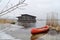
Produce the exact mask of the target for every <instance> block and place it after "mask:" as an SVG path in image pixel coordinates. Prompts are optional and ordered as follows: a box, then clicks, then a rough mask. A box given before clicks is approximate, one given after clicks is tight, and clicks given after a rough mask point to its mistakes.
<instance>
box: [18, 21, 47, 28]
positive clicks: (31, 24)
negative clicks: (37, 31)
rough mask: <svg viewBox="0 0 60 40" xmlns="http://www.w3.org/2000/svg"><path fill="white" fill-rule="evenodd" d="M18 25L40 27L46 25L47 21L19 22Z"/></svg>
mask: <svg viewBox="0 0 60 40" xmlns="http://www.w3.org/2000/svg"><path fill="white" fill-rule="evenodd" d="M18 25H20V26H23V27H24V28H38V27H42V26H45V25H46V21H36V22H31V23H28V22H23V23H22V22H18Z"/></svg>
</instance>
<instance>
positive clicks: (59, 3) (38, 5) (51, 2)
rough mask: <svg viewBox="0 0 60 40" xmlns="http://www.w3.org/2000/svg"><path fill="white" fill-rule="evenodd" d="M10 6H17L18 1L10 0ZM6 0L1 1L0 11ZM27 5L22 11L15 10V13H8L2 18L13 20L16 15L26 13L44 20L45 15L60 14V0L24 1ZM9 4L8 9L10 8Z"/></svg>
mask: <svg viewBox="0 0 60 40" xmlns="http://www.w3.org/2000/svg"><path fill="white" fill-rule="evenodd" d="M10 1H11V2H10V4H13V5H15V4H17V3H18V1H19V0H10ZM7 2H8V0H2V2H1V3H0V10H2V9H3V8H4V6H5V5H6V4H7ZM25 3H27V4H28V5H27V6H25V7H22V9H16V10H15V11H13V12H11V13H8V14H7V15H4V16H2V17H7V18H14V17H16V16H18V15H21V14H24V13H27V14H30V15H35V16H37V18H46V14H47V13H51V12H56V13H60V0H26V1H25ZM10 4H9V7H10V6H11V5H10Z"/></svg>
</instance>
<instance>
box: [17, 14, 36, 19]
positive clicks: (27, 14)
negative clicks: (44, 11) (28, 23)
mask: <svg viewBox="0 0 60 40" xmlns="http://www.w3.org/2000/svg"><path fill="white" fill-rule="evenodd" d="M22 16H30V17H33V18H36V16H32V15H29V14H22V15H21V16H18V17H17V18H21V17H22Z"/></svg>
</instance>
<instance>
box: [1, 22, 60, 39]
mask: <svg viewBox="0 0 60 40" xmlns="http://www.w3.org/2000/svg"><path fill="white" fill-rule="evenodd" d="M0 25H1V26H0V30H1V32H4V33H5V34H8V35H9V36H10V37H12V38H13V39H20V40H33V39H34V40H60V38H59V37H60V33H58V32H56V31H55V30H50V31H48V32H47V33H42V36H41V34H36V35H32V34H31V28H39V27H42V26H45V25H46V21H37V22H36V23H34V25H33V24H32V26H31V27H29V26H28V28H25V27H24V26H20V25H17V24H15V25H13V24H0ZM27 25H29V24H27ZM1 34H2V35H3V33H1ZM1 34H0V35H1ZM7 37H8V36H7ZM0 39H1V36H0ZM5 39H7V38H5Z"/></svg>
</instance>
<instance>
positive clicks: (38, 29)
mask: <svg viewBox="0 0 60 40" xmlns="http://www.w3.org/2000/svg"><path fill="white" fill-rule="evenodd" d="M48 30H49V26H44V27H42V28H32V30H31V33H32V34H37V33H43V32H46V31H48Z"/></svg>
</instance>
